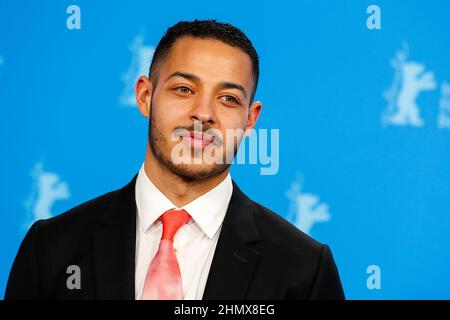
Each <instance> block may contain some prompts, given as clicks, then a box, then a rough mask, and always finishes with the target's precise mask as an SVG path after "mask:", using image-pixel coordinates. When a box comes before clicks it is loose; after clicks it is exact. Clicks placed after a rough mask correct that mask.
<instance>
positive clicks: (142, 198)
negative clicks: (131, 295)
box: [135, 165, 233, 300]
mask: <svg viewBox="0 0 450 320" xmlns="http://www.w3.org/2000/svg"><path fill="white" fill-rule="evenodd" d="M232 192H233V184H232V182H231V176H230V174H228V175H227V176H226V178H225V179H224V180H223V181H222V182H220V183H219V184H218V185H217V186H216V187H214V188H213V189H211V190H210V191H208V192H207V193H205V194H203V195H201V196H200V197H198V198H197V199H195V200H193V201H191V202H190V203H189V204H187V205H185V206H183V207H181V208H178V209H184V210H186V211H187V212H188V213H189V214H190V215H191V217H192V219H191V221H189V222H188V223H187V224H185V225H184V226H182V227H181V228H180V229H179V230H178V232H177V233H176V234H175V237H174V240H173V246H174V248H175V254H176V256H177V260H178V264H179V266H180V272H181V281H182V287H183V297H184V299H185V300H200V299H202V297H203V292H204V290H205V286H206V280H207V278H208V274H209V269H210V267H211V262H212V258H213V255H214V251H215V248H216V245H217V240H218V238H219V234H220V230H221V228H222V222H223V219H224V217H225V214H226V211H227V209H228V204H229V202H230V198H231V194H232ZM135 196H136V206H137V214H136V270H135V298H136V299H137V300H140V299H141V298H142V291H143V289H144V282H145V276H146V274H147V269H148V266H149V265H150V262H151V261H152V259H153V257H154V256H155V255H156V252H157V251H158V246H159V242H160V240H161V235H162V223H161V221H160V219H159V217H160V216H161V215H162V214H163V213H164V212H166V211H167V210H169V209H173V208H177V206H176V205H174V204H173V203H172V202H171V201H170V200H169V199H168V198H167V197H166V196H165V195H164V194H163V193H162V192H161V191H160V190H159V189H158V188H157V187H156V186H155V185H154V184H153V183H152V182H151V181H150V179H149V178H148V176H147V174H146V173H145V170H144V165H142V167H141V169H140V170H139V174H138V177H137V180H136V194H135Z"/></svg>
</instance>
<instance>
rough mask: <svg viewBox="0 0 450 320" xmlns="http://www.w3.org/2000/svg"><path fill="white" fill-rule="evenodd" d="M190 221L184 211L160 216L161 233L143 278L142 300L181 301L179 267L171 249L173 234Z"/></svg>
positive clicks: (170, 212)
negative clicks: (155, 250) (156, 250)
mask: <svg viewBox="0 0 450 320" xmlns="http://www.w3.org/2000/svg"><path fill="white" fill-rule="evenodd" d="M190 219H191V216H190V215H189V213H187V212H186V211H185V210H177V209H170V210H168V211H166V212H165V213H164V214H163V215H162V216H161V221H162V224H163V233H162V236H161V241H160V243H159V248H158V252H156V255H155V257H154V258H153V260H152V262H151V263H150V266H149V267H148V270H147V276H146V277H145V283H144V291H143V294H142V299H143V300H181V299H182V298H183V290H182V286H181V274H180V267H179V266H178V261H177V257H176V256H175V250H174V248H173V237H174V236H175V233H176V232H177V231H178V229H180V227H182V226H183V225H184V224H186V223H187V222H188V221H189V220H190Z"/></svg>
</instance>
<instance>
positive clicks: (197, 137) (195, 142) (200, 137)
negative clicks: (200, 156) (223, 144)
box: [181, 131, 215, 148]
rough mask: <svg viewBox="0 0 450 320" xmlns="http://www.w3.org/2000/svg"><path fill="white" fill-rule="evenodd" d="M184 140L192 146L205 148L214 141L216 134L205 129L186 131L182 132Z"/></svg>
mask: <svg viewBox="0 0 450 320" xmlns="http://www.w3.org/2000/svg"><path fill="white" fill-rule="evenodd" d="M181 137H183V141H184V142H185V143H186V144H187V145H188V146H190V147H194V148H205V147H206V146H208V145H209V144H211V143H213V142H214V138H215V137H214V136H212V135H210V134H207V133H206V132H203V131H186V132H184V133H182V134H181Z"/></svg>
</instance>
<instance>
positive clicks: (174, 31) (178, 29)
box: [149, 19, 259, 104]
mask: <svg viewBox="0 0 450 320" xmlns="http://www.w3.org/2000/svg"><path fill="white" fill-rule="evenodd" d="M183 36H191V37H196V38H201V39H215V40H220V41H222V42H224V43H226V44H229V45H231V46H233V47H238V48H240V49H242V50H243V51H244V52H245V53H247V54H248V55H249V56H250V59H251V61H252V64H253V68H252V71H253V84H254V85H253V91H252V94H251V95H250V104H251V103H252V102H253V99H254V98H255V93H256V88H257V86H258V78H259V57H258V54H257V52H256V50H255V48H254V47H253V45H252V43H251V41H250V40H249V39H248V38H247V36H246V35H245V34H244V33H243V32H242V31H241V30H239V29H238V28H236V27H234V26H232V25H231V24H228V23H222V22H217V21H216V19H209V20H197V19H196V20H194V21H180V22H178V23H176V24H175V25H173V26H171V27H170V28H168V29H167V31H166V33H165V34H164V36H163V37H162V38H161V40H160V41H159V43H158V46H157V47H156V49H155V52H154V54H153V58H152V63H151V65H150V71H149V78H150V80H151V81H152V83H153V85H154V86H155V87H156V84H157V82H158V73H159V69H160V67H161V64H162V62H164V59H165V58H166V57H167V55H168V54H169V51H170V49H171V48H172V46H173V44H174V43H175V41H176V40H177V39H179V38H181V37H183Z"/></svg>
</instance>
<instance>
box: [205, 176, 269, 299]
mask: <svg viewBox="0 0 450 320" xmlns="http://www.w3.org/2000/svg"><path fill="white" fill-rule="evenodd" d="M259 240H260V236H259V233H258V230H257V228H256V225H255V221H254V216H253V206H252V201H251V200H250V199H249V198H247V197H246V196H245V195H244V194H243V193H242V191H241V190H240V189H239V188H238V186H237V185H236V183H235V182H234V181H233V194H232V196H231V199H230V203H229V205H228V210H227V213H226V215H225V219H224V221H223V225H222V230H221V232H220V236H219V240H218V243H217V247H216V250H215V253H214V257H213V261H212V264H211V268H210V272H209V275H208V280H207V282H206V287H205V291H204V294H203V299H204V300H215V299H238V300H239V299H244V298H245V296H246V293H247V289H248V286H249V284H250V281H251V278H252V276H253V272H254V269H255V267H256V265H257V263H258V260H259V258H260V255H261V254H260V253H259V252H258V251H257V250H256V249H255V248H252V247H251V246H250V244H251V243H254V242H257V241H259Z"/></svg>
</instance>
